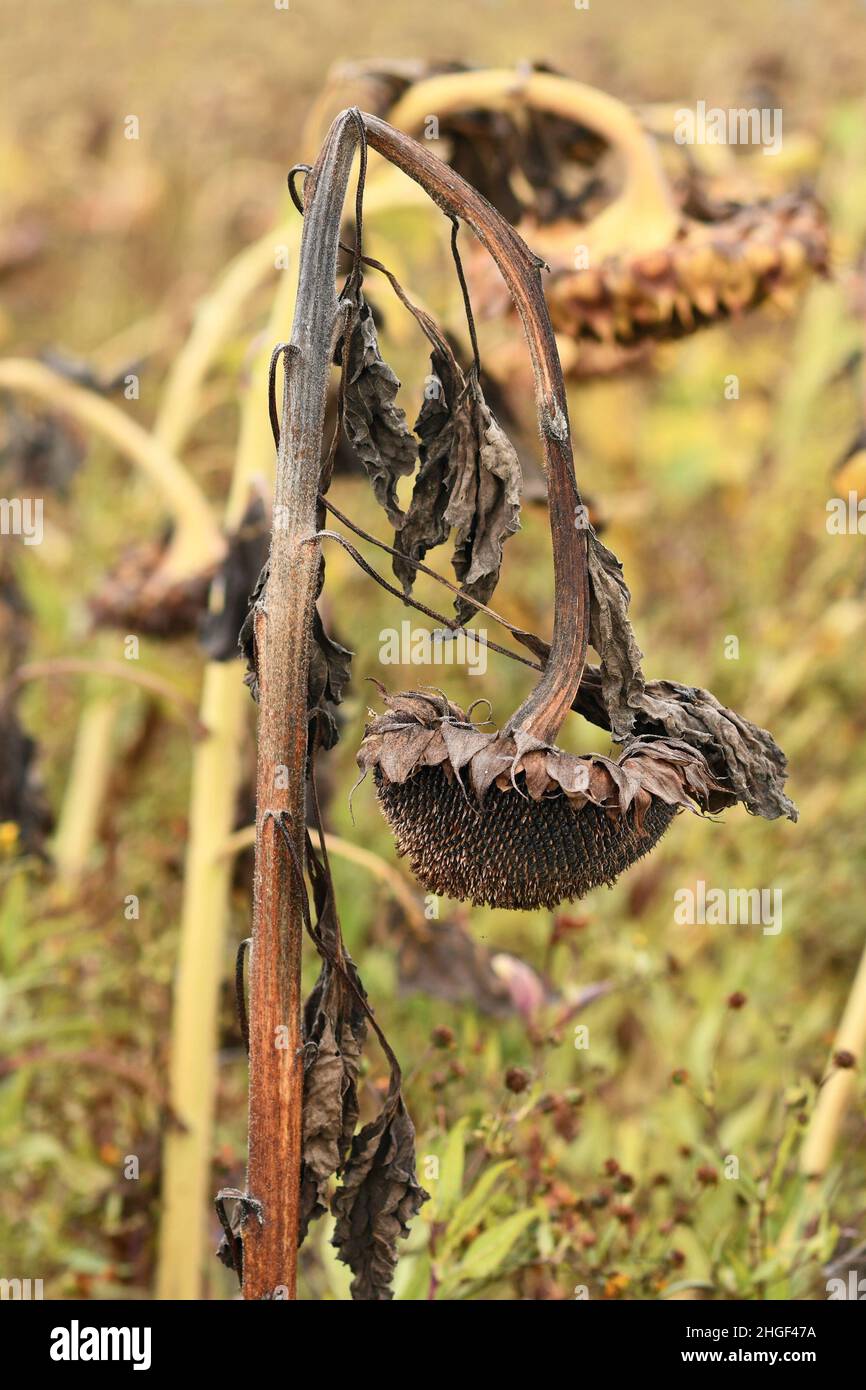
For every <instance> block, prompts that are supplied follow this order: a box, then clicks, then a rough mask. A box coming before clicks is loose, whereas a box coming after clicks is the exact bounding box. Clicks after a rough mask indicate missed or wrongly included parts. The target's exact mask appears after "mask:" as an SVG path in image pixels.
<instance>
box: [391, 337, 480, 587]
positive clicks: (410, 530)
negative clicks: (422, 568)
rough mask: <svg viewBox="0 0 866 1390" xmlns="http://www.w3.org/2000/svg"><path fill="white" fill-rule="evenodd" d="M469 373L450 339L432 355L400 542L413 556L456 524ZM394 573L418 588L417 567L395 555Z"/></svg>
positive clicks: (443, 538) (404, 551)
mask: <svg viewBox="0 0 866 1390" xmlns="http://www.w3.org/2000/svg"><path fill="white" fill-rule="evenodd" d="M465 385H466V382H465V378H464V376H463V373H462V372H461V370H460V368H459V366H458V365H457V362H456V361H455V358H454V356H453V354H452V353H451V351H450V349H449V348H448V347H447V344H443V346H442V350H441V351H440V350H434V351H433V353H432V354H431V356H430V375H429V376H428V377H427V380H426V381H425V383H424V402H423V404H422V406H421V410H420V412H419V415H418V419H417V420H416V421H415V433H416V434H417V435H418V437H419V439H420V441H421V442H420V446H419V450H418V452H419V457H420V467H419V469H418V476H417V477H416V479H415V486H414V488H413V490H412V500H411V502H410V503H409V506H408V508H407V509H406V515H405V517H404V518H403V520H402V522H401V524H400V529H399V530H398V531H397V533H396V535H395V537H394V547H395V549H396V550H399V551H400V552H401V554H402V555H407V556H409V557H410V558H411V559H413V560H423V559H424V556H425V555H426V554H427V552H428V550H432V549H433V548H434V546H437V545H442V544H444V542H445V541H447V539H448V533H449V531H450V529H451V528H450V524H449V522H448V521H447V520H446V519H445V512H446V510H447V508H448V501H449V496H450V477H451V451H452V448H453V445H454V418H455V409H456V406H457V402H458V400H459V399H460V397H461V395H462V393H463V391H464V389H465ZM394 573H395V574H396V576H397V578H398V579H399V580H400V582H401V584H402V585H403V589H404V592H405V593H407V594H409V593H411V592H412V585H413V583H414V581H415V568H414V566H413V565H410V564H407V563H406V562H405V561H403V560H401V559H398V558H397V557H395V558H394Z"/></svg>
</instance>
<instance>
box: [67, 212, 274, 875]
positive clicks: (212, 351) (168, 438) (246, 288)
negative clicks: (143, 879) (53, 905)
mask: <svg viewBox="0 0 866 1390" xmlns="http://www.w3.org/2000/svg"><path fill="white" fill-rule="evenodd" d="M292 235H293V231H292V224H289V223H286V224H278V225H277V226H275V227H274V228H272V229H271V231H270V232H268V233H267V235H266V236H263V237H261V238H260V240H259V241H257V242H254V243H253V244H252V245H251V246H248V247H245V248H244V250H243V251H242V252H241V253H240V254H239V255H238V256H236V257H235V259H234V260H233V261H231V262H230V264H229V265H228V267H227V269H226V270H225V271H224V273H223V275H222V276H221V278H220V280H219V283H218V284H217V286H216V288H215V289H214V290H213V292H212V293H211V294H209V295H207V296H206V297H205V298H204V299H203V300H202V302H201V304H200V305H199V306H198V309H197V310H196V313H195V317H194V320H193V324H192V328H191V330H190V333H189V335H188V337H187V339H186V341H185V343H184V345H183V347H182V348H181V350H180V352H179V353H178V354H177V356H176V358H175V360H174V362H173V364H172V367H171V370H170V371H169V374H168V377H167V380H166V383H165V387H164V390H163V395H162V400H161V403H160V407H159V410H158V412H157V416H156V420H155V422H154V426H153V431H152V433H151V435H149V436H148V438H149V439H151V440H153V441H155V442H156V446H157V448H158V449H161V450H163V451H165V450H167V451H168V452H169V453H170V454H171V455H172V456H173V457H175V458H177V457H178V456H179V455H180V452H181V450H182V449H183V447H184V445H185V444H186V442H187V439H188V438H189V435H190V433H191V431H192V429H193V427H194V425H195V422H196V419H197V418H198V414H199V411H200V409H201V402H202V392H203V388H204V382H205V379H206V377H207V374H208V372H209V371H210V369H211V367H212V366H213V363H214V360H215V358H216V356H217V354H218V353H219V351H220V349H221V348H222V347H223V346H224V345H225V343H226V342H227V341H228V340H229V339H230V338H231V335H232V333H233V332H234V331H235V329H236V327H237V324H238V321H239V319H240V315H241V312H242V310H243V306H244V304H245V302H246V301H247V299H248V298H249V296H250V295H251V294H252V293H254V291H255V290H256V289H257V288H258V286H259V285H260V284H261V282H262V281H263V280H264V279H265V277H266V275H267V273H268V271H269V270H274V269H275V249H276V247H277V246H278V245H287V246H288V244H289V243H290V242H291V240H292ZM124 418H125V417H124ZM242 510H243V508H242V505H241V506H236V505H233V506H232V507H231V508H230V517H231V518H233V519H234V520H235V521H237V520H239V518H240V514H241V512H242ZM227 520H228V518H227ZM187 540H188V541H189V542H191V546H190V548H189V549H188V551H187V554H188V558H189V563H190V566H191V572H193V573H194V572H195V571H196V569H198V570H206V569H207V567H208V564H209V563H210V552H211V548H212V547H211V545H210V542H209V541H208V544H207V545H206V546H203V547H202V552H201V555H198V554H197V553H196V547H195V542H194V538H192V537H188V538H187ZM104 700H105V697H104V696H102V695H98V694H96V695H92V696H91V697H90V698H89V699H88V701H87V702H86V704H85V706H84V709H83V710H82V713H81V715H80V722H79V728H78V730H77V733H76V746H77V745H78V743H79V742H80V743H81V744H82V745H83V746H84V747H85V748H86V749H87V752H88V756H89V758H90V768H91V772H90V778H89V780H88V785H87V790H86V796H87V798H88V799H89V800H90V801H99V800H100V799H101V798H102V797H103V796H104V794H105V788H106V785H107V779H108V777H109V776H110V775H111V760H110V759H109V758H106V757H105V756H104V752H103V750H99V756H94V754H95V753H96V750H95V748H94V746H93V741H94V738H95V731H96V730H97V729H100V730H101V731H102V737H103V739H105V740H106V742H110V741H111V738H112V735H113V727H112V725H111V721H110V720H109V719H108V718H107V717H106V711H105V708H100V706H101V705H103V703H104ZM111 708H112V709H113V710H115V711H116V710H117V708H118V707H117V705H116V702H115V701H114V700H113V699H112V701H111ZM85 766H86V765H85ZM81 775H82V778H83V777H84V776H85V775H86V774H85V770H84V767H82V774H81ZM100 776H102V778H103V779H104V780H103V781H102V782H100V781H99V780H98V778H99V777H100ZM83 792H84V788H83V784H82V783H81V782H79V781H73V780H72V779H70V780H69V782H68V783H67V787H66V790H65V792H64V802H63V807H62V810H61V814H60V817H59V821H58V832H57V839H56V842H55V861H56V864H57V869H58V873H59V874H60V875H61V876H62V878H63V879H64V880H65V882H66V883H67V884H70V885H71V884H73V883H74V882H75V881H76V880H77V879H79V878H80V877H81V875H82V873H83V872H84V870H85V868H86V867H87V863H88V860H89V858H90V854H91V851H92V848H93V839H92V837H91V838H89V837H88V835H87V833H85V831H84V828H82V829H81V830H79V829H78V828H77V827H76V815H75V803H76V801H77V800H78V799H79V798H81V796H82V794H83ZM90 830H91V831H92V832H93V833H95V830H96V826H95V823H93V822H91V823H90Z"/></svg>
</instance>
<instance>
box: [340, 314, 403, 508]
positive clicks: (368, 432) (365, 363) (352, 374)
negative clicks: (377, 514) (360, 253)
mask: <svg viewBox="0 0 866 1390" xmlns="http://www.w3.org/2000/svg"><path fill="white" fill-rule="evenodd" d="M346 331H347V334H348V345H347V350H346V365H345V374H344V381H343V390H344V425H345V430H346V434H347V436H348V438H349V441H350V443H351V444H352V446H353V447H354V449H355V451H356V453H357V455H358V457H359V458H360V460H361V462H362V463H363V465H364V467H365V469H366V470H367V473H368V475H369V477H370V481H371V482H372V484H373V491H374V493H375V494H376V500H377V501H378V502H379V504H380V505H381V506H382V507H384V509H385V511H386V513H387V515H388V519H389V521H390V522H391V524H392V525H393V526H395V527H399V526H400V524H401V522H402V520H403V512H402V511H401V509H400V505H399V503H398V500H397V481H398V479H399V478H401V477H406V476H407V475H408V474H410V473H412V472H413V470H414V468H415V463H416V460H417V457H418V443H417V440H416V439H415V437H414V435H413V434H412V432H411V431H410V429H409V426H408V425H407V423H406V415H405V412H404V411H403V410H401V408H400V407H399V406H397V405H395V404H394V398H395V397H396V395H397V392H398V390H399V389H400V382H399V381H398V379H397V377H396V376H395V375H394V373H393V371H392V370H391V368H390V367H389V366H388V364H387V362H385V361H384V359H383V358H382V354H381V353H380V351H379V341H378V338H377V336H376V325H375V323H374V322H373V314H372V310H371V309H370V306H369V304H367V302H366V301H365V300H364V299H363V297H360V292H359V300H358V302H357V304H355V305H354V306H353V308H352V310H351V315H350V319H349V324H348V327H347V330H346Z"/></svg>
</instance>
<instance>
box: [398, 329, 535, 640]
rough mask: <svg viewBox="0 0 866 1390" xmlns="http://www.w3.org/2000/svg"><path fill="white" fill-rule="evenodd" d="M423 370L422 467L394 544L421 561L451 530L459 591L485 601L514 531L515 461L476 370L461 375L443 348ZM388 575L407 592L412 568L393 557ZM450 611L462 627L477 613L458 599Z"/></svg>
mask: <svg viewBox="0 0 866 1390" xmlns="http://www.w3.org/2000/svg"><path fill="white" fill-rule="evenodd" d="M430 365H431V373H430V375H429V376H428V378H427V382H426V385H425V390H424V403H423V405H422V407H421V411H420V413H419V415H418V419H417V421H416V422H415V429H416V432H417V433H418V435H419V437H420V440H421V446H420V458H421V467H420V469H419V471H418V476H417V478H416V479H415V487H414V490H413V493H412V500H411V502H410V504H409V507H408V509H407V511H406V515H405V518H404V519H403V521H402V523H401V525H400V527H399V529H398V530H397V534H396V537H395V541H394V545H395V549H397V550H399V551H400V552H401V554H403V555H406V556H407V557H409V559H412V560H423V558H424V556H425V555H426V554H427V551H428V550H432V548H433V547H434V546H436V545H442V544H443V542H444V541H446V540H447V539H448V534H449V532H450V530H451V529H452V528H454V531H455V536H454V558H453V561H452V563H453V565H454V571H455V573H456V575H457V578H458V580H459V581H460V583H461V586H462V587H463V588H464V589H465V590H466V592H467V593H468V594H470V595H471V596H472V597H473V598H475V599H477V600H478V601H479V602H480V603H486V602H487V600H488V599H489V598H490V597H491V595H492V593H493V591H494V589H495V588H496V585H497V582H498V580H499V571H500V568H501V566H502V548H503V546H504V544H505V542H506V540H507V539H508V537H509V536H511V535H513V534H514V532H515V531H516V530H517V529H518V527H519V525H520V492H521V486H522V477H521V470H520V460H519V458H518V456H517V452H516V450H515V448H514V446H513V444H512V443H511V441H510V439H509V438H508V435H507V434H506V433H505V431H504V430H503V429H502V427H501V426H500V424H499V422H498V421H497V419H496V417H495V415H494V414H493V412H492V411H491V410H490V407H489V406H488V405H487V402H486V400H485V399H484V393H483V391H482V389H481V386H480V384H479V382H478V379H477V376H476V374H475V372H474V371H473V372H470V374H469V377H468V378H467V377H465V376H464V375H463V372H462V371H461V369H460V367H459V366H458V364H457V362H456V360H455V358H454V356H453V354H452V353H451V351H450V349H449V348H448V346H447V344H445V343H442V344H441V345H440V346H439V347H437V348H434V350H433V352H432V354H431V358H430ZM394 573H395V574H396V575H397V577H398V579H400V581H401V582H402V584H403V588H404V590H405V591H406V593H409V592H410V591H411V589H412V583H413V580H414V577H415V571H414V567H413V566H412V565H411V564H409V563H408V561H402V560H400V559H395V560H394ZM454 607H455V611H456V613H457V617H458V618H459V620H460V622H461V623H465V622H467V621H468V620H469V619H470V618H471V617H472V616H473V615H474V613H475V611H476V610H475V608H474V607H473V606H472V604H469V603H466V602H465V601H464V600H463V599H461V598H458V599H456V600H455V604H454Z"/></svg>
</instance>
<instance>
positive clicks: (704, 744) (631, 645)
mask: <svg viewBox="0 0 866 1390" xmlns="http://www.w3.org/2000/svg"><path fill="white" fill-rule="evenodd" d="M587 540H588V549H587V560H588V566H589V581H590V641H591V643H592V645H593V647H595V649H596V651H597V652H598V654H599V657H600V659H601V661H600V666H599V668H598V670H597V671H595V670H593V668H588V670H587V672H586V673H585V676H584V682H583V685H582V687H581V691H580V693H579V694H578V697H577V700H576V701H575V704H576V707H577V708H579V709H581V711H582V712H583V713H585V714H586V715H587V717H589V718H592V719H594V720H595V722H597V723H601V724H602V725H603V726H606V727H608V728H610V729H611V731H612V733H613V736H614V738H615V739H616V740H617V741H618V742H622V741H623V740H624V739H626V738H627V737H629V735H630V734H635V735H639V736H641V737H644V736H649V735H653V734H655V735H661V736H662V737H664V738H665V739H667V740H672V739H674V740H675V739H679V740H682V741H683V743H684V744H685V745H687V746H688V747H690V748H692V749H697V750H699V751H700V752H701V754H702V755H703V757H704V758H705V759H706V763H707V766H708V767H709V770H710V772H711V774H712V777H713V778H714V780H715V781H716V782H718V783H720V784H721V785H722V786H723V787H724V788H725V790H726V792H727V793H728V798H727V803H726V804H731V803H732V802H734V801H741V802H742V803H743V804H744V806H746V808H747V809H748V810H749V811H751V812H752V813H753V814H754V815H760V816H764V817H766V818H767V819H768V820H775V819H776V818H777V817H778V816H787V817H788V819H789V820H794V821H795V820H796V819H797V809H796V807H795V806H794V803H793V802H792V801H791V800H790V798H789V797H788V796H786V794H785V791H784V783H785V777H786V775H787V761H786V758H785V755H784V753H783V752H782V750H781V749H780V748H779V746H778V745H777V743H776V742H775V740H774V739H773V737H772V735H771V734H769V733H768V732H767V730H766V729H762V728H760V727H759V726H758V725H757V724H752V723H751V722H750V721H749V720H748V719H743V718H742V716H741V715H739V714H737V713H735V711H733V710H729V709H726V708H725V706H724V705H722V704H720V703H719V701H718V700H717V699H716V697H715V696H714V695H712V694H711V693H710V691H708V690H703V689H701V688H700V687H694V686H685V685H679V684H678V683H677V682H676V681H650V682H649V683H647V682H646V681H645V679H644V675H643V671H642V670H641V665H640V662H641V652H640V649H639V647H638V645H637V642H636V641H635V636H634V633H633V631H632V628H631V623H630V622H629V617H628V605H629V601H630V598H631V595H630V593H629V590H628V586H627V585H626V583H625V580H624V579H623V576H622V566H621V565H620V563H619V561H618V560H617V558H616V556H615V555H614V554H613V553H612V552H611V551H610V550H608V549H607V547H606V546H604V545H602V543H601V541H600V540H599V539H598V537H597V536H596V535H595V533H594V531H593V530H592V528H591V527H590V528H589V530H588V533H587ZM714 800H715V802H716V803H717V804H721V803H720V802H719V798H718V797H716V798H714Z"/></svg>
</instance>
